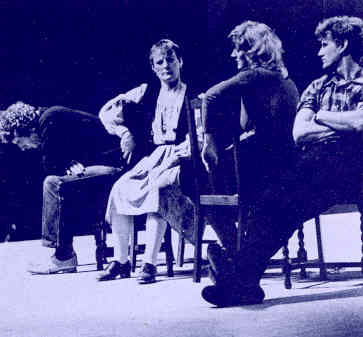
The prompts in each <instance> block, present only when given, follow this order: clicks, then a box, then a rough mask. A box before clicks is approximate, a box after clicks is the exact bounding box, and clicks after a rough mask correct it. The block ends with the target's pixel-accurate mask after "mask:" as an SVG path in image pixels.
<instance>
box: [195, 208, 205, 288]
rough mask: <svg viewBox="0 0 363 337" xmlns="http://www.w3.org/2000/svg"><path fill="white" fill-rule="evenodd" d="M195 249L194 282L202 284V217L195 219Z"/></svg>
mask: <svg viewBox="0 0 363 337" xmlns="http://www.w3.org/2000/svg"><path fill="white" fill-rule="evenodd" d="M195 225H196V226H195V227H196V230H195V234H196V239H195V247H194V270H193V282H197V283H199V282H200V279H201V276H202V239H203V231H204V228H203V225H204V224H203V220H202V216H201V215H199V216H196V217H195Z"/></svg>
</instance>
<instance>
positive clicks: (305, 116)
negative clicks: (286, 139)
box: [292, 108, 336, 145]
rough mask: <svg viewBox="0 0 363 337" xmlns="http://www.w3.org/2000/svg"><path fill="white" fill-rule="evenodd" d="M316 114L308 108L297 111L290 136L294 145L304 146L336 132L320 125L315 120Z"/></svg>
mask: <svg viewBox="0 0 363 337" xmlns="http://www.w3.org/2000/svg"><path fill="white" fill-rule="evenodd" d="M315 116H316V113H315V112H314V111H313V110H312V109H309V108H302V109H301V110H299V111H298V113H297V115H296V118H295V122H294V127H293V130H292V134H293V137H294V141H295V143H296V144H298V145H300V144H305V143H309V142H312V141H315V140H319V139H322V138H326V137H328V136H331V135H333V134H334V133H335V132H336V131H335V130H333V129H332V128H331V127H329V126H326V125H322V124H320V123H319V122H318V121H317V120H316V119H315Z"/></svg>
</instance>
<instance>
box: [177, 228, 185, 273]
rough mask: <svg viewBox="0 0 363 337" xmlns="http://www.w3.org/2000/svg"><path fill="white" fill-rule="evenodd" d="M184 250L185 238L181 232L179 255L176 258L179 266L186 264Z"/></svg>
mask: <svg viewBox="0 0 363 337" xmlns="http://www.w3.org/2000/svg"><path fill="white" fill-rule="evenodd" d="M184 252H185V239H184V237H183V236H182V235H181V234H179V240H178V255H177V258H176V264H177V266H178V267H183V265H184Z"/></svg>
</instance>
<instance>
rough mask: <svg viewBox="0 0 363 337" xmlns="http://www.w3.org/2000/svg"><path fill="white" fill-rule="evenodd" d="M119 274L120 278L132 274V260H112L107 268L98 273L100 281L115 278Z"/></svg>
mask: <svg viewBox="0 0 363 337" xmlns="http://www.w3.org/2000/svg"><path fill="white" fill-rule="evenodd" d="M117 276H120V278H129V277H130V276H131V264H130V261H127V262H126V263H122V264H121V263H120V262H118V261H112V262H111V263H110V264H109V265H108V266H107V268H106V269H105V270H104V271H103V272H102V273H101V274H99V275H98V277H97V280H98V281H109V280H114V279H115V278H116V277H117Z"/></svg>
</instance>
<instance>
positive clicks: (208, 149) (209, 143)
mask: <svg viewBox="0 0 363 337" xmlns="http://www.w3.org/2000/svg"><path fill="white" fill-rule="evenodd" d="M202 162H203V164H204V166H205V168H206V170H207V172H211V170H212V169H213V168H214V167H216V166H217V165H218V153H217V146H216V143H215V140H214V137H213V136H212V135H211V134H210V133H206V134H204V141H203V148H202Z"/></svg>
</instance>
